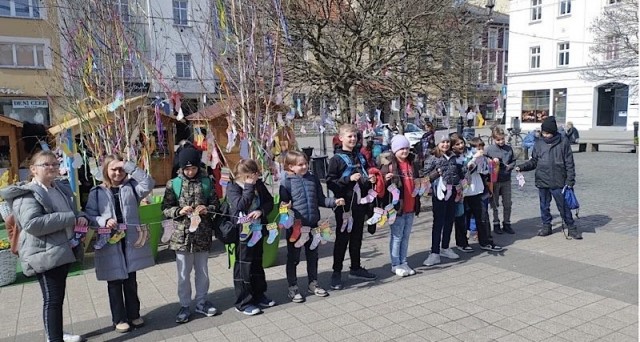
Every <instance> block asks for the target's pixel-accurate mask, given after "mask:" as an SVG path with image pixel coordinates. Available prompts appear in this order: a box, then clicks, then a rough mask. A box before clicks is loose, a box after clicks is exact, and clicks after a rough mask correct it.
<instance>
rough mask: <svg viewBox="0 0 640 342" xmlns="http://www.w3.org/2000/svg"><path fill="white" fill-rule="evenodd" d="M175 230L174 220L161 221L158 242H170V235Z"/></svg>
mask: <svg viewBox="0 0 640 342" xmlns="http://www.w3.org/2000/svg"><path fill="white" fill-rule="evenodd" d="M175 230H176V222H175V221H174V220H163V221H162V237H161V238H160V241H162V243H167V242H169V241H170V240H171V235H173V232H174V231H175Z"/></svg>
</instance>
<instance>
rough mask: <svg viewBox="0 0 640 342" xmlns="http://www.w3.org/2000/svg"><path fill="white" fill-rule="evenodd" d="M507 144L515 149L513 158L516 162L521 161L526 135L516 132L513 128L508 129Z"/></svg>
mask: <svg viewBox="0 0 640 342" xmlns="http://www.w3.org/2000/svg"><path fill="white" fill-rule="evenodd" d="M507 132H508V136H507V144H508V145H509V146H511V148H512V149H513V156H514V157H515V158H516V160H518V159H520V157H521V156H522V154H523V153H524V147H523V145H522V142H523V141H524V134H522V133H521V132H520V130H517V131H514V130H513V128H507Z"/></svg>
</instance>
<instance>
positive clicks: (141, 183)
mask: <svg viewBox="0 0 640 342" xmlns="http://www.w3.org/2000/svg"><path fill="white" fill-rule="evenodd" d="M124 171H125V172H126V173H127V174H129V175H131V176H132V178H130V179H126V180H125V181H124V182H122V184H121V185H120V190H119V197H120V211H121V212H122V219H123V221H124V222H120V223H126V224H127V225H128V226H127V231H126V235H125V238H124V239H122V240H121V241H120V242H119V243H117V244H113V245H112V244H106V245H105V246H104V247H103V248H101V249H98V250H96V252H95V260H94V262H95V268H96V278H97V279H98V280H104V281H111V280H120V279H127V278H128V277H129V273H131V272H136V271H139V270H142V269H145V268H147V267H151V266H153V265H154V264H155V262H154V260H153V254H152V252H151V246H150V245H149V244H148V243H146V244H145V245H144V246H142V247H140V248H134V244H135V243H136V241H137V240H138V235H139V234H138V230H137V229H136V227H135V225H138V224H140V216H139V212H138V207H139V206H140V200H141V199H143V198H145V197H147V195H149V193H150V192H151V191H152V190H153V186H154V184H155V182H154V181H153V178H151V177H150V176H149V175H148V174H147V173H146V172H145V171H144V170H141V169H138V168H137V167H136V165H135V164H134V163H132V162H126V163H125V164H124ZM85 211H86V213H87V216H88V217H89V220H90V222H91V223H92V224H91V225H92V226H95V227H96V228H97V227H105V226H106V224H107V221H108V220H109V219H114V220H116V209H115V200H114V198H113V193H112V192H111V189H109V188H107V187H105V186H103V185H100V186H96V187H94V188H93V189H91V192H90V193H89V200H88V202H87V205H86V207H85ZM121 243H124V244H125V251H123V250H122V245H121Z"/></svg>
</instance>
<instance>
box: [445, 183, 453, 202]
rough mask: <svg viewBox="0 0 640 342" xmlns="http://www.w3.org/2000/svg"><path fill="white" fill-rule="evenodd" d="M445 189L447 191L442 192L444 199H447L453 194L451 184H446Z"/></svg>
mask: <svg viewBox="0 0 640 342" xmlns="http://www.w3.org/2000/svg"><path fill="white" fill-rule="evenodd" d="M446 189H447V192H446V193H445V194H444V200H445V201H448V200H449V198H451V195H452V194H453V186H452V185H451V184H447V185H446Z"/></svg>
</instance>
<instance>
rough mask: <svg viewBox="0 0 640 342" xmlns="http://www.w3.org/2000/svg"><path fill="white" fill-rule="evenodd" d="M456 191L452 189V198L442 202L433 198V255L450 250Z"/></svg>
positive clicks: (435, 197)
mask: <svg viewBox="0 0 640 342" xmlns="http://www.w3.org/2000/svg"><path fill="white" fill-rule="evenodd" d="M455 198H456V189H455V188H453V189H452V194H451V197H449V199H448V200H446V201H444V200H443V201H441V200H439V199H438V198H437V196H435V195H433V196H431V199H432V204H433V205H432V206H433V209H432V211H433V232H432V234H431V253H435V254H440V245H442V248H449V242H450V241H451V231H452V230H453V220H454V215H455V208H456V202H455Z"/></svg>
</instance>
